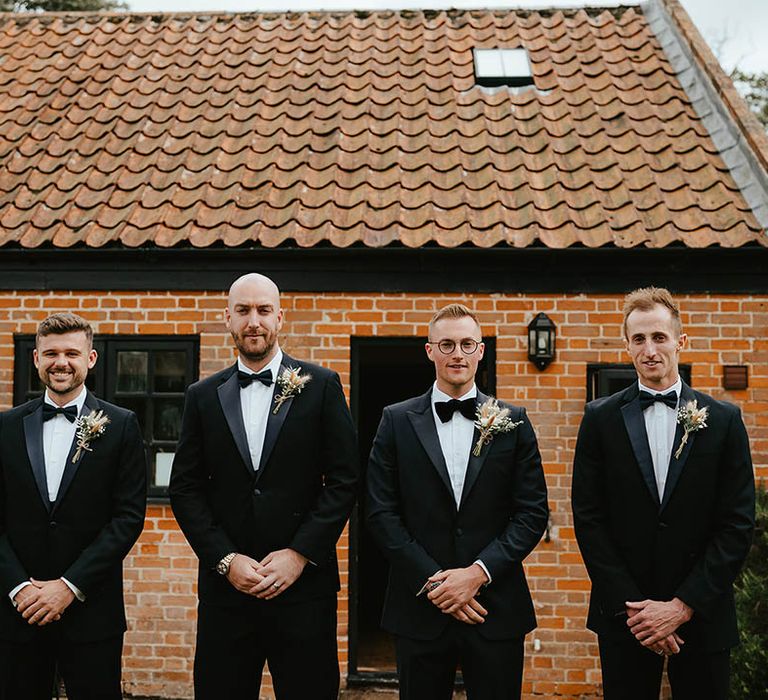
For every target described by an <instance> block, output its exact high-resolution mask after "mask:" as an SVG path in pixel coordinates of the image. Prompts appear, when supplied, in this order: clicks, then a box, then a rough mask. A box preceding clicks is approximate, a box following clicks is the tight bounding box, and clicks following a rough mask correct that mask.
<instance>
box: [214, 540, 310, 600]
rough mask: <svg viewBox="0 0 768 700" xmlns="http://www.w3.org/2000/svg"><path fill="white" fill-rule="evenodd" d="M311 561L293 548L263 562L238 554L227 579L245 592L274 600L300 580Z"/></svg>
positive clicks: (274, 553)
mask: <svg viewBox="0 0 768 700" xmlns="http://www.w3.org/2000/svg"><path fill="white" fill-rule="evenodd" d="M307 562H308V560H307V558H306V557H304V556H302V555H301V554H299V553H298V552H297V551H295V550H293V549H278V550H277V551H276V552H270V553H269V554H267V556H266V557H264V558H263V559H262V560H261V561H256V560H255V559H251V557H249V556H246V555H245V554H238V555H236V556H235V558H234V559H233V560H232V561H231V563H230V565H229V573H228V574H227V579H228V580H229V582H230V583H231V584H232V585H233V586H234V587H235V588H236V589H237V590H238V591H240V592H241V593H247V594H248V595H252V596H255V597H256V598H261V599H262V600H271V599H272V598H276V597H277V596H279V595H280V594H281V593H282V592H283V591H284V590H285V589H286V588H289V587H290V586H291V585H292V584H293V583H294V581H296V579H297V578H299V576H301V572H302V571H304V567H305V566H306V565H307Z"/></svg>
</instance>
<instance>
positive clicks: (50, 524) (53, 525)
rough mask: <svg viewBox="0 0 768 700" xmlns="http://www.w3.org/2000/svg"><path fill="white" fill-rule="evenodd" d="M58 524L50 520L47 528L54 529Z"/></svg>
mask: <svg viewBox="0 0 768 700" xmlns="http://www.w3.org/2000/svg"><path fill="white" fill-rule="evenodd" d="M57 525H58V523H57V522H56V521H55V520H51V522H49V523H48V526H49V527H56V526H57Z"/></svg>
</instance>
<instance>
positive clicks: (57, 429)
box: [43, 387, 86, 503]
mask: <svg viewBox="0 0 768 700" xmlns="http://www.w3.org/2000/svg"><path fill="white" fill-rule="evenodd" d="M85 397H86V391H85V387H82V390H81V391H80V393H79V394H78V396H77V397H76V398H74V399H72V401H70V402H69V403H68V404H65V405H64V406H62V408H67V407H68V406H77V415H78V416H79V415H80V414H81V413H82V411H83V406H85ZM43 401H44V402H45V403H47V404H48V405H49V406H54V407H58V404H56V403H55V402H54V401H53V400H52V399H51V397H50V396H49V395H48V391H46V392H45V398H44V399H43ZM76 432H77V425H76V422H73V423H70V422H69V421H68V420H67V419H66V417H65V416H63V415H61V414H59V415H58V416H54V417H53V418H51V419H49V420H47V421H45V422H44V423H43V455H44V456H45V479H46V481H47V482H48V499H49V500H50V501H51V503H53V502H55V501H56V497H57V496H58V495H59V486H60V485H61V478H62V477H63V476H64V469H65V468H66V466H67V457H68V456H69V450H70V448H71V447H72V443H73V442H74V440H75V433H76Z"/></svg>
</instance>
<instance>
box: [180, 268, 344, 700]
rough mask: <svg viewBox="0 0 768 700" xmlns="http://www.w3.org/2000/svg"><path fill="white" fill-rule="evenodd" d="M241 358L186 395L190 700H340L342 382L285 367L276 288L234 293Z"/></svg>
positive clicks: (260, 279)
mask: <svg viewBox="0 0 768 700" xmlns="http://www.w3.org/2000/svg"><path fill="white" fill-rule="evenodd" d="M225 314H226V325H227V329H228V330H229V331H230V333H231V334H232V338H233V340H234V342H235V346H236V348H237V350H238V354H239V357H238V359H237V362H236V363H235V364H233V365H232V366H230V367H228V368H227V369H225V370H223V371H221V372H218V373H216V374H214V375H213V376H211V377H208V378H207V379H204V380H202V381H200V382H197V383H196V384H193V385H192V386H190V387H189V389H188V390H187V397H186V403H185V407H184V417H183V420H182V428H181V438H180V441H179V446H178V451H177V453H176V457H175V459H174V464H173V472H172V476H171V483H170V494H171V504H172V506H173V511H174V513H175V515H176V518H177V520H178V522H179V525H180V526H181V529H182V530H183V531H184V534H185V536H186V537H187V539H188V540H189V543H190V544H191V546H192V548H193V549H194V550H195V553H196V554H197V556H198V558H199V560H200V566H199V579H198V580H199V587H198V596H199V606H198V621H197V648H196V652H195V665H194V684H195V697H196V698H198V700H199V699H205V698H211V699H215V700H220V699H221V698H240V697H258V694H259V686H260V682H261V674H262V670H263V667H264V662H265V661H267V662H268V663H269V670H270V672H271V674H272V680H273V685H274V689H275V694H276V696H277V698H278V699H279V700H306V698H316V699H317V700H335V698H336V697H337V695H338V689H339V666H338V657H337V649H336V593H337V591H338V590H339V569H338V565H337V562H336V541H337V540H338V538H339V536H340V534H341V531H342V530H343V528H344V524H345V523H346V521H347V518H348V517H349V514H350V511H351V509H352V505H353V503H354V500H355V492H356V483H357V475H358V465H357V461H358V460H357V447H356V444H355V442H356V441H355V431H354V427H353V424H352V419H351V417H350V414H349V410H348V408H347V404H346V401H345V399H344V394H343V392H342V388H341V382H340V381H339V376H338V375H337V374H336V373H335V372H332V371H330V370H328V369H325V368H323V367H320V366H318V365H314V364H310V363H308V362H304V361H299V360H296V359H293V358H291V357H289V356H288V355H286V354H285V353H284V352H283V351H282V350H281V349H280V345H279V342H278V334H279V332H280V329H281V328H282V325H283V318H284V313H283V309H281V308H280V292H279V290H278V288H277V286H276V285H275V283H274V282H273V281H272V280H270V279H269V278H268V277H265V276H263V275H259V274H247V275H244V276H243V277H240V278H239V279H237V280H236V281H235V282H234V284H233V285H232V287H231V288H230V290H229V298H228V301H227V308H226V312H225Z"/></svg>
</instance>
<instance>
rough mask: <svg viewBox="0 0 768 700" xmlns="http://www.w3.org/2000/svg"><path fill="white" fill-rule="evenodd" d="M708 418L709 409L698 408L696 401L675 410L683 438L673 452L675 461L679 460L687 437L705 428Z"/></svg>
mask: <svg viewBox="0 0 768 700" xmlns="http://www.w3.org/2000/svg"><path fill="white" fill-rule="evenodd" d="M708 417H709V408H708V407H707V406H702V407H701V408H699V407H698V404H697V403H696V400H695V399H694V400H693V401H689V402H688V403H687V404H685V406H680V408H678V409H677V422H678V423H680V425H682V426H683V431H684V432H683V438H682V440H680V445H679V446H678V448H677V450H676V451H675V459H680V455H681V454H682V452H683V447H685V443H686V442H688V435H690V434H691V433H695V432H697V431H698V430H702V429H704V428H706V427H707V418H708Z"/></svg>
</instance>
